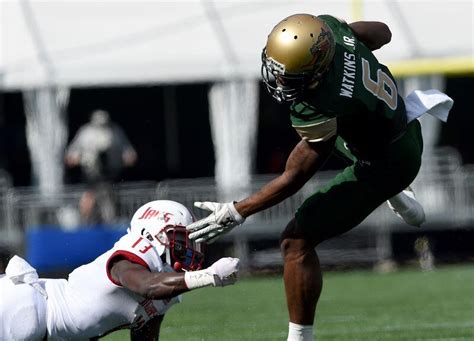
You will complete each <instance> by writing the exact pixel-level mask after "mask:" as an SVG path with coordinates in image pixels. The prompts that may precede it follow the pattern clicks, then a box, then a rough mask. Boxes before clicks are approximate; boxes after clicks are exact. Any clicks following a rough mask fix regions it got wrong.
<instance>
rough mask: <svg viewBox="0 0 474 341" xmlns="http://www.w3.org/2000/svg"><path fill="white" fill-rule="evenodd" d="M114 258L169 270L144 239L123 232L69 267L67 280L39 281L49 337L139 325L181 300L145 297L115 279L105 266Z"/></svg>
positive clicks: (92, 333) (154, 269)
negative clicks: (96, 254) (98, 252)
mask: <svg viewBox="0 0 474 341" xmlns="http://www.w3.org/2000/svg"><path fill="white" fill-rule="evenodd" d="M112 259H128V260H130V261H132V262H135V263H138V264H141V265H143V266H145V267H147V268H148V269H149V270H150V271H152V272H171V271H173V269H172V268H171V267H170V266H169V265H167V264H163V262H162V261H161V258H160V257H159V255H158V254H157V253H156V251H155V249H154V248H153V247H152V246H151V245H150V244H149V243H148V241H147V240H146V239H144V238H143V237H141V236H136V235H132V234H127V235H125V236H123V237H122V238H121V239H120V240H119V241H118V242H117V243H115V245H114V247H113V248H112V249H111V250H109V251H107V252H106V253H104V254H102V255H101V256H99V257H98V258H97V259H95V260H94V261H93V262H91V263H89V264H86V265H83V266H81V267H79V268H77V269H75V270H74V271H73V272H71V274H70V275H69V279H68V280H65V279H44V280H42V281H44V286H45V289H46V292H47V293H48V300H47V329H48V340H66V339H67V340H71V339H88V338H91V337H96V336H103V335H105V334H107V333H110V332H111V331H114V330H118V329H122V328H134V327H137V328H138V327H140V326H142V325H143V324H144V323H145V322H147V321H148V320H150V319H151V318H153V317H155V316H158V315H163V314H164V313H165V312H166V311H167V310H168V309H169V308H170V307H171V306H172V305H173V304H175V303H177V302H180V301H181V297H180V296H177V297H174V298H172V299H170V300H159V301H154V300H150V299H145V298H143V297H141V296H139V295H137V294H135V293H133V292H131V291H130V290H128V289H125V288H123V287H122V286H120V285H119V284H118V283H114V281H113V280H112V278H111V276H110V267H109V265H111V260H112ZM40 281H41V280H40Z"/></svg>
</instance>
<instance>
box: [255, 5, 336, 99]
mask: <svg viewBox="0 0 474 341" xmlns="http://www.w3.org/2000/svg"><path fill="white" fill-rule="evenodd" d="M334 50H335V45H334V37H333V33H332V31H331V29H330V28H329V27H328V26H327V25H326V24H325V23H324V22H323V21H322V20H321V19H318V18H317V17H315V16H314V15H310V14H294V15H292V16H289V17H288V18H285V19H283V20H282V21H280V22H279V23H278V24H277V25H276V26H275V27H274V28H273V30H272V31H271V32H270V34H269V36H268V40H267V44H266V46H265V47H264V49H263V51H262V69H261V71H262V77H263V81H264V82H265V85H266V87H267V90H268V92H270V94H271V95H272V96H273V97H274V98H276V99H277V100H278V101H279V102H283V101H293V100H295V99H296V98H297V97H298V96H300V95H301V94H302V93H303V91H305V90H306V89H307V88H313V87H315V86H316V85H317V84H318V81H319V80H320V79H321V77H322V76H323V74H324V72H326V70H327V69H328V68H329V65H330V64H331V61H332V59H333V56H334Z"/></svg>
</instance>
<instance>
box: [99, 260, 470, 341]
mask: <svg viewBox="0 0 474 341" xmlns="http://www.w3.org/2000/svg"><path fill="white" fill-rule="evenodd" d="M287 325H288V321H287V313H286V306H285V299H284V292H283V281H282V279H281V277H269V278H247V279H242V280H241V281H240V282H239V283H237V284H236V285H234V286H231V287H226V288H206V289H202V290H196V291H193V292H190V293H187V294H185V295H184V296H183V303H181V304H178V305H177V306H175V307H173V308H172V309H171V310H170V312H169V313H168V314H167V316H166V317H165V320H164V322H163V325H162V330H161V337H160V340H165V341H166V340H173V341H174V340H180V341H181V340H189V341H206V340H286V334H287ZM316 336H317V340H364V341H366V340H474V266H473V265H470V266H449V267H440V268H439V269H437V270H436V271H433V272H421V271H419V270H409V269H405V270H399V271H397V272H393V273H388V274H379V273H375V272H371V271H351V272H327V273H326V274H325V277H324V288H323V293H322V296H321V299H320V302H319V307H318V312H317V316H316ZM105 340H128V332H126V331H123V332H117V333H115V334H111V335H110V336H108V337H106V338H105Z"/></svg>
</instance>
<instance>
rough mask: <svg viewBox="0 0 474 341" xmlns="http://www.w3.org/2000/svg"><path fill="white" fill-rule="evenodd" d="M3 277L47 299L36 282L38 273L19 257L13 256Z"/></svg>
mask: <svg viewBox="0 0 474 341" xmlns="http://www.w3.org/2000/svg"><path fill="white" fill-rule="evenodd" d="M5 275H6V276H7V277H8V278H9V279H10V280H11V281H12V282H13V283H14V284H20V283H25V284H29V285H31V286H32V287H33V288H35V289H36V290H38V291H39V292H40V294H41V295H43V296H44V297H45V298H48V294H47V293H46V290H45V289H44V288H43V287H42V286H41V285H40V284H39V282H38V273H37V272H36V269H35V268H33V267H32V266H31V265H30V264H28V262H27V261H26V260H24V259H23V258H21V257H18V256H16V255H15V256H13V258H12V259H10V261H9V262H8V265H7V268H6V269H5Z"/></svg>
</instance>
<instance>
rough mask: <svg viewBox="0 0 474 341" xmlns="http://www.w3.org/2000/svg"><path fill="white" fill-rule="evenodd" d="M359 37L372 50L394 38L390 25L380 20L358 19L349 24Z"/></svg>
mask: <svg viewBox="0 0 474 341" xmlns="http://www.w3.org/2000/svg"><path fill="white" fill-rule="evenodd" d="M349 26H350V27H351V29H352V31H353V32H354V34H355V35H356V36H357V38H358V39H359V40H360V41H362V42H363V43H364V44H365V46H367V47H368V48H369V49H370V50H372V51H373V50H377V49H379V48H381V47H382V46H384V45H386V44H388V43H389V42H390V40H391V39H392V32H390V29H389V27H388V26H387V25H386V24H384V23H383V22H379V21H357V22H353V23H351V24H349Z"/></svg>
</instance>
